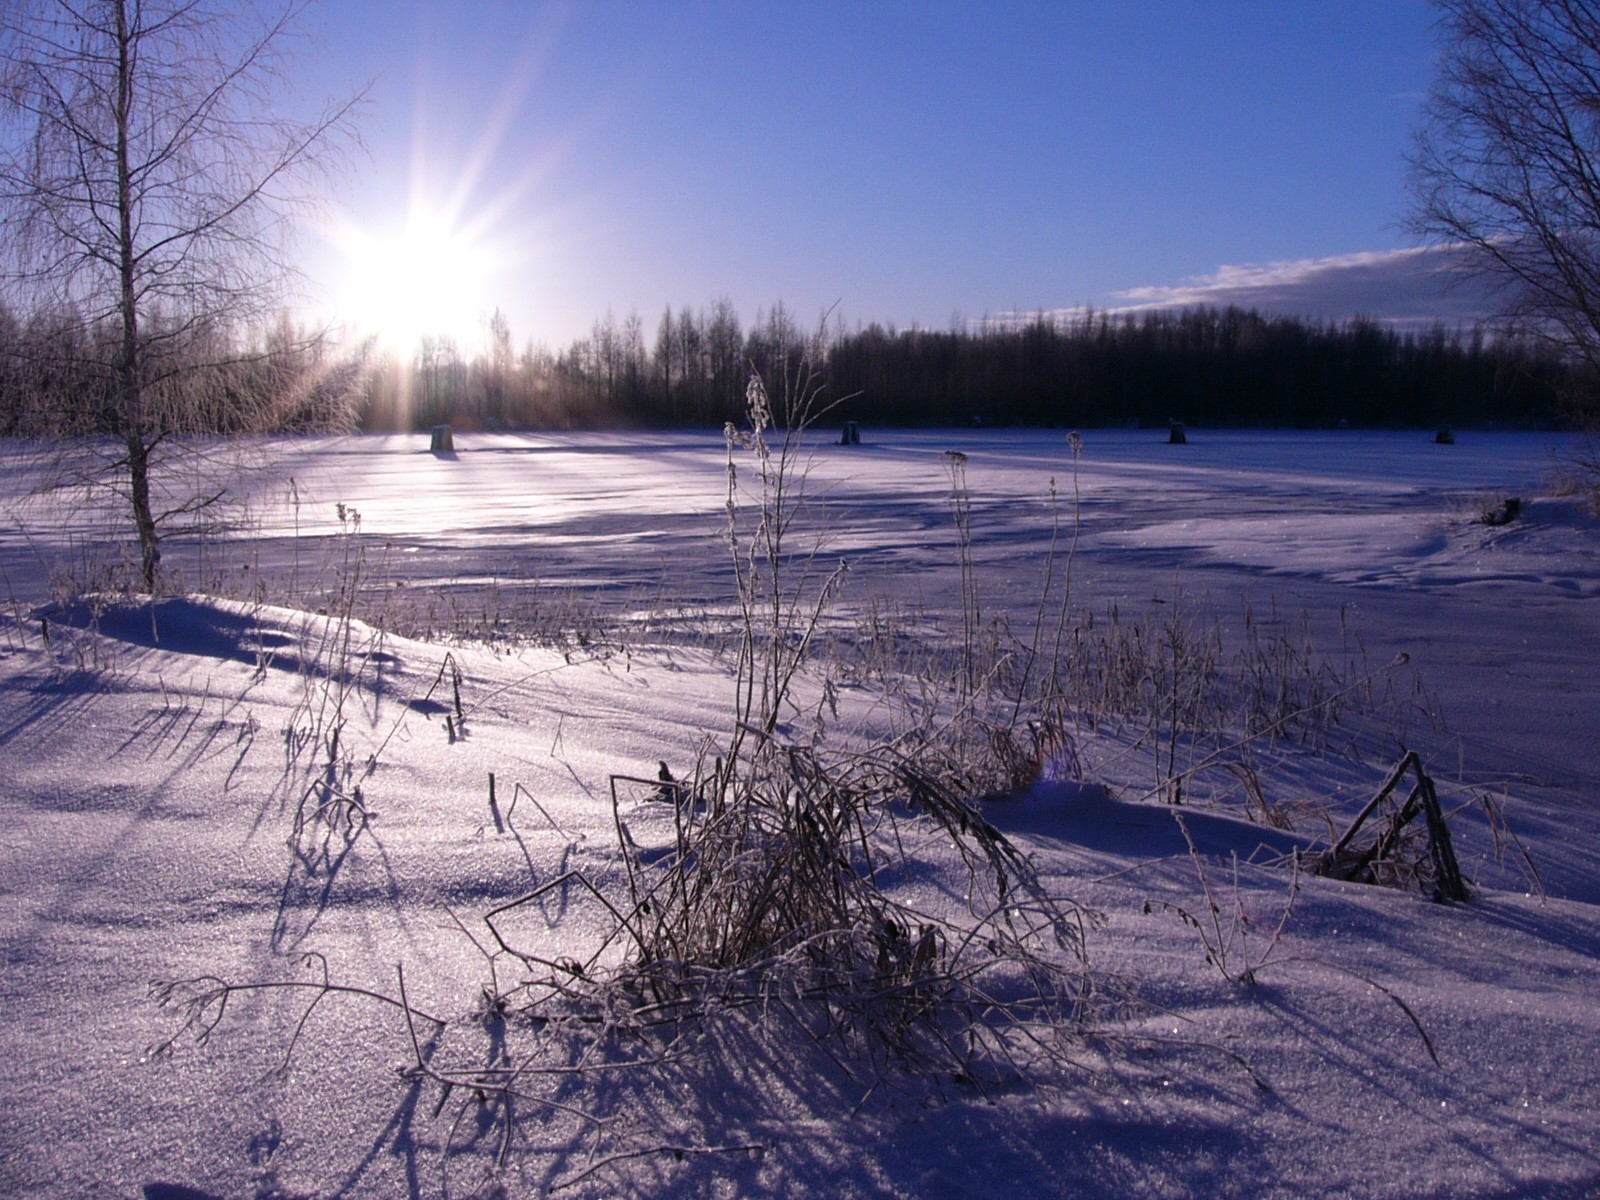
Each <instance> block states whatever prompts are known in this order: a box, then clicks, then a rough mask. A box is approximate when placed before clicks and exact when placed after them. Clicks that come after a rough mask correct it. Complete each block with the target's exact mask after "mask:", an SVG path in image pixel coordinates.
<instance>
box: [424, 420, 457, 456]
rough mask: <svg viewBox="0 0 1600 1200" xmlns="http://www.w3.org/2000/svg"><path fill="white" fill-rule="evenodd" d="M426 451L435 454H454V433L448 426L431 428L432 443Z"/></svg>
mask: <svg viewBox="0 0 1600 1200" xmlns="http://www.w3.org/2000/svg"><path fill="white" fill-rule="evenodd" d="M428 449H429V450H431V451H433V453H435V454H454V453H455V449H456V439H455V433H454V432H453V431H452V430H451V428H450V426H448V425H435V426H434V427H433V441H432V443H431V444H430V445H429V446H428Z"/></svg>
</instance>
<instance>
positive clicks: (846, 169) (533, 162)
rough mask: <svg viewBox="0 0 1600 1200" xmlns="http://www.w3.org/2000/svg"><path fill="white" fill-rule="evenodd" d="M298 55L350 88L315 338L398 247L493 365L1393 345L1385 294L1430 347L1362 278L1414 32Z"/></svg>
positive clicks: (580, 25) (1237, 21)
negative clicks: (1192, 306)
mask: <svg viewBox="0 0 1600 1200" xmlns="http://www.w3.org/2000/svg"><path fill="white" fill-rule="evenodd" d="M312 27H313V29H314V31H315V33H316V36H317V37H318V39H319V41H320V43H321V50H322V52H321V54H320V55H319V56H318V57H317V61H316V65H315V67H314V72H315V73H314V75H313V76H312V79H311V80H310V84H309V86H311V87H312V88H314V89H315V88H317V87H321V88H323V89H325V90H328V91H337V90H338V89H339V88H340V87H341V86H342V87H346V88H348V87H350V86H352V85H354V84H357V83H359V82H361V81H363V80H366V79H368V78H370V79H372V80H373V84H372V90H371V104H370V119H369V121H368V123H367V125H366V127H365V137H366V141H367V144H368V154H367V155H366V156H364V157H362V158H360V159H359V160H357V161H356V163H355V164H354V165H353V167H352V170H351V172H350V176H349V179H348V181H347V183H346V186H345V187H344V188H343V190H342V191H341V193H340V198H339V201H338V202H337V204H336V206H335V208H334V210H333V211H334V213H335V214H337V215H338V216H339V218H340V221H341V224H340V231H339V232H338V233H337V234H333V233H330V234H328V235H327V244H326V245H324V244H321V243H317V242H315V241H314V242H313V243H312V244H311V247H310V248H311V250H312V252H313V273H314V276H315V277H316V279H317V280H318V281H319V282H320V283H321V284H322V285H324V287H325V288H326V289H327V290H328V291H329V292H331V293H332V294H333V295H335V296H336V297H339V298H341V299H340V301H339V302H340V303H342V304H343V306H344V307H347V308H348V307H352V306H354V307H357V308H368V309H372V308H375V307H381V306H382V304H384V303H391V302H392V301H393V298H394V296H395V295H396V294H397V293H399V292H403V291H405V290H406V287H407V286H409V285H405V284H402V283H400V282H398V279H399V275H388V276H384V277H383V279H382V281H381V282H379V283H377V284H374V283H373V282H372V275H373V267H372V258H373V256H377V257H379V258H385V257H386V258H387V259H389V260H394V259H397V258H401V257H411V256H414V254H415V253H421V252H417V251H416V247H417V245H418V244H419V243H418V242H417V240H416V239H415V238H413V239H412V240H410V241H405V242H403V241H402V240H401V237H400V233H399V231H400V230H401V229H402V228H403V227H405V225H406V224H407V221H408V219H409V220H410V222H411V223H412V225H413V226H414V227H416V226H418V225H421V226H423V227H426V228H427V229H430V230H433V231H435V232H434V233H433V234H424V235H421V236H422V237H423V239H424V241H426V239H427V238H429V237H433V238H435V240H438V239H439V238H444V239H445V242H444V244H443V245H442V247H441V248H439V249H438V250H437V257H439V258H440V259H441V263H440V265H439V266H438V267H437V272H438V277H437V278H433V277H429V279H428V282H427V283H426V284H425V286H424V290H425V291H426V292H427V293H429V294H430V295H431V296H432V297H433V300H434V302H441V298H442V297H445V296H448V297H449V304H450V307H451V311H453V312H455V313H457V314H458V315H459V316H460V317H461V318H462V324H461V325H460V326H459V328H460V329H462V330H465V329H466V327H467V325H468V324H470V323H471V322H474V321H478V320H480V319H481V318H482V316H484V315H486V312H487V310H489V309H492V308H494V307H499V308H501V309H502V310H503V311H504V312H505V313H506V315H507V317H508V318H509V320H510V323H511V327H512V331H513V334H514V336H515V337H516V339H517V341H518V342H519V343H520V342H522V341H523V340H526V339H529V338H531V339H533V340H535V341H540V342H545V343H548V344H552V345H560V344H564V343H565V342H566V341H568V340H570V339H571V338H573V337H576V336H579V335H581V334H583V333H584V332H586V331H587V330H588V328H589V327H590V325H591V323H592V322H593V321H594V320H595V318H597V317H601V316H604V315H605V313H606V312H607V311H608V310H609V311H610V312H611V313H612V314H613V315H614V316H615V317H616V318H617V319H618V320H619V321H620V320H622V319H624V318H625V317H626V315H627V314H628V313H629V312H631V311H635V310H636V311H638V312H639V314H640V315H641V317H642V318H643V320H644V323H645V326H646V330H647V332H648V333H653V331H654V327H655V323H656V321H657V319H658V318H659V316H660V313H661V310H662V308H663V306H665V305H668V304H670V305H672V306H673V307H674V308H675V309H676V308H678V307H680V306H682V305H689V306H692V307H697V308H698V307H703V306H706V305H708V304H710V303H711V302H712V301H713V300H715V299H716V298H717V297H719V296H727V297H728V298H729V299H731V300H732V301H733V303H734V304H735V305H736V307H738V309H739V310H740V312H741V314H742V315H743V316H744V317H745V318H746V320H748V319H750V318H751V317H753V316H754V315H755V312H756V310H757V309H758V308H760V307H763V306H767V305H770V304H771V303H773V302H774V301H775V300H779V299H781V300H782V301H783V302H784V303H785V304H786V305H787V306H788V307H789V308H790V309H791V310H792V311H793V312H795V313H796V314H797V315H798V316H799V317H800V318H802V319H803V320H807V321H809V320H810V319H811V318H813V317H814V316H816V315H817V314H819V313H820V312H821V311H822V310H823V309H825V308H826V307H828V306H829V305H833V304H837V305H838V309H837V312H838V314H839V316H840V317H841V318H842V319H843V321H844V322H845V324H847V325H850V326H853V325H855V324H856V323H857V322H867V321H879V322H882V323H885V324H888V323H894V324H897V325H899V326H902V327H904V326H907V325H911V324H921V325H925V326H933V327H945V326H947V325H949V324H950V322H951V320H952V319H953V318H955V317H961V318H965V319H968V320H974V319H977V318H980V317H983V316H985V315H991V316H992V315H998V314H1001V313H1004V312H1007V311H1010V310H1016V309H1022V310H1030V311H1031V310H1037V309H1057V308H1067V307H1073V306H1077V305H1082V304H1094V305H1097V306H1107V307H1115V306H1119V305H1125V304H1129V303H1136V302H1137V303H1178V302H1187V301H1190V300H1195V299H1202V300H1203V299H1207V298H1209V297H1210V296H1213V295H1215V296H1218V297H1221V298H1223V299H1227V300H1235V301H1238V300H1243V301H1245V302H1250V301H1251V299H1252V296H1255V295H1258V294H1259V295H1262V296H1268V297H1269V299H1268V301H1267V303H1269V304H1270V305H1271V306H1273V307H1279V308H1285V307H1287V308H1290V309H1295V308H1299V309H1300V310H1302V311H1304V312H1306V313H1307V314H1308V315H1315V316H1327V317H1341V316H1349V315H1352V313H1351V312H1348V311H1341V309H1346V308H1350V307H1352V306H1356V307H1359V308H1360V310H1361V311H1363V312H1367V313H1372V314H1375V315H1379V316H1387V315H1397V314H1390V313H1388V312H1385V311H1381V310H1382V309H1383V308H1384V305H1385V304H1386V303H1387V302H1388V292H1387V290H1386V289H1388V288H1390V287H1393V288H1394V289H1395V290H1396V292H1395V294H1396V297H1397V299H1396V301H1395V302H1396V303H1397V304H1399V305H1401V306H1402V307H1403V308H1404V312H1399V313H1398V315H1402V316H1407V317H1413V318H1414V317H1416V316H1417V315H1419V314H1420V315H1422V316H1427V315H1428V313H1429V311H1431V310H1430V309H1429V306H1430V305H1434V306H1436V307H1437V309H1438V311H1439V313H1440V315H1444V316H1446V317H1447V318H1452V319H1453V317H1454V315H1455V314H1454V313H1453V312H1452V305H1453V303H1454V302H1452V301H1451V300H1450V299H1449V298H1448V297H1447V298H1444V299H1442V300H1440V299H1438V298H1437V289H1434V288H1432V287H1431V285H1430V286H1427V287H1423V288H1422V289H1421V291H1420V293H1419V290H1418V286H1417V277H1418V275H1419V273H1425V272H1426V270H1427V266H1428V260H1426V259H1424V258H1421V257H1419V256H1417V255H1401V254H1394V253H1390V252H1394V251H1399V250H1401V249H1404V248H1406V247H1409V246H1412V245H1414V239H1412V238H1411V237H1410V236H1409V235H1408V234H1407V233H1406V232H1405V230H1404V220H1405V216H1406V205H1407V199H1406V192H1405V163H1404V155H1405V152H1406V149H1407V147H1408V145H1409V143H1410V140H1411V138H1412V136H1413V133H1414V131H1415V129H1416V127H1417V125H1418V122H1419V120H1420V109H1421V102H1422V97H1423V93H1424V91H1425V90H1426V88H1427V86H1428V83H1429V81H1430V78H1431V56H1432V50H1433V47H1432V41H1431V13H1430V10H1429V8H1428V5H1427V4H1426V3H1425V2H1423V0H1384V2H1376V0H1375V2H1360V0H1356V2H1351V0H1343V2H1341V3H1339V4H1327V3H1298V2H1294V0H1276V2H1259V3H1258V2H1254V0H1235V2H1228V0H1221V2H1217V3H1200V2H1194V3H1179V2H1176V0H1174V2H1150V3H1134V2H1130V3H1116V4H1111V3H1076V2H1062V3H1055V4H1046V3H1036V4H1024V3H986V4H979V3H943V2H938V0H925V2H921V3H890V2H884V3H848V4H847V3H825V2H824V3H818V2H812V3H806V4H799V3H711V2H706V3H687V2H684V3H667V2H662V3H628V4H624V3H613V2H609V0H599V2H583V0H579V2H576V3H567V4H551V5H541V4H536V3H510V2H496V3H461V2H458V3H444V2H438V3H435V2H432V0H410V2H407V0H397V2H396V0H390V2H386V3H377V2H375V0H374V2H358V0H345V2H343V3H339V4H329V5H327V6H325V7H324V8H323V9H321V10H320V11H319V12H318V13H317V14H316V15H315V17H314V19H313V26H312ZM408 214H409V217H408ZM440 231H443V232H440ZM352 239H355V240H356V241H359V242H360V244H361V245H362V246H363V247H364V249H363V250H362V251H361V252H360V253H356V252H354V251H352V250H351V248H350V247H351V244H352ZM334 244H337V245H339V246H342V247H343V249H342V250H334V249H332V248H331V246H332V245H334ZM352 255H353V256H354V260H355V262H354V265H352V261H351V259H352ZM450 263H459V264H465V265H464V266H463V268H462V270H463V274H464V277H463V278H462V279H460V280H452V279H449V278H447V277H448V276H449V274H450V272H451V271H452V270H453V269H454V268H452V267H451V266H450ZM1346 267H1350V268H1352V269H1353V270H1354V271H1355V273H1356V275H1357V276H1359V280H1358V281H1357V282H1358V283H1359V286H1357V287H1355V288H1354V290H1353V291H1352V287H1351V284H1352V278H1353V277H1352V276H1351V275H1350V273H1349V271H1347V270H1346V269H1345V268H1346ZM1245 268H1249V269H1245ZM352 274H355V275H357V276H362V277H365V278H366V279H367V284H366V290H365V291H362V290H360V289H357V290H356V291H355V292H354V293H352V291H351V290H350V289H351V286H352V285H351V278H352ZM1252 288H1255V289H1257V291H1252ZM1262 288H1265V289H1266V290H1265V291H1260V290H1259V289H1262ZM1241 289H1243V290H1241ZM374 296H379V297H381V298H382V299H381V300H377V299H373V297H374ZM422 302H423V301H421V300H419V301H417V303H422ZM469 309H470V310H473V311H472V312H471V313H470V314H469V313H468V312H467V310H469ZM437 312H438V310H437V309H436V310H435V311H434V312H433V313H430V314H428V317H424V318H421V319H424V320H426V319H429V318H433V319H442V318H440V317H438V316H437ZM373 319H378V318H377V317H374V318H373ZM459 336H461V337H466V336H469V335H468V334H467V333H465V332H462V333H461V334H460V335H459Z"/></svg>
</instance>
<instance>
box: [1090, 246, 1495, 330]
mask: <svg viewBox="0 0 1600 1200" xmlns="http://www.w3.org/2000/svg"><path fill="white" fill-rule="evenodd" d="M1112 297H1113V300H1114V304H1113V305H1112V306H1111V311H1112V312H1142V311H1146V310H1149V309H1168V308H1187V307H1191V306H1195V305H1212V306H1215V307H1219V308H1220V307H1226V306H1227V305H1236V306H1238V307H1240V308H1253V309H1257V310H1258V311H1260V312H1264V313H1274V314H1280V315H1283V316H1295V317H1304V318H1308V319H1314V320H1326V321H1347V320H1350V319H1352V318H1354V317H1368V318H1371V319H1372V320H1375V321H1379V322H1381V323H1382V324H1385V325H1390V326H1394V327H1397V328H1404V329H1420V328H1430V327H1432V326H1433V325H1436V324H1440V323H1442V324H1444V325H1445V326H1447V327H1453V326H1470V325H1474V324H1476V323H1478V322H1480V321H1483V320H1486V319H1488V318H1489V317H1490V316H1491V315H1492V313H1493V312H1494V303H1493V300H1492V298H1491V296H1490V294H1489V292H1488V290H1487V287H1486V285H1485V284H1484V283H1483V282H1482V281H1481V280H1479V279H1477V278H1476V277H1474V276H1472V275H1470V274H1468V273H1466V272H1464V271H1463V262H1462V255H1461V252H1460V250H1459V249H1458V248H1455V247H1419V248H1414V249H1404V250H1368V251H1362V252H1360V253H1357V254H1339V255H1333V256H1331V257H1328V258H1302V259H1291V260H1287V261H1282V262H1269V263H1261V264H1257V263H1247V264H1243V265H1239V266H1224V267H1220V268H1219V269H1218V270H1216V271H1215V272H1213V273H1212V274H1210V275H1202V276H1199V277H1196V278H1193V279H1186V280H1184V281H1183V282H1181V283H1179V284H1176V285H1173V286H1151V287H1136V288H1129V289H1127V290H1126V291H1121V292H1114V293H1112Z"/></svg>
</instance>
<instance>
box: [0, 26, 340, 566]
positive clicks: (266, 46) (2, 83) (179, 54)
mask: <svg viewBox="0 0 1600 1200" xmlns="http://www.w3.org/2000/svg"><path fill="white" fill-rule="evenodd" d="M3 11H4V15H0V106H3V109H4V116H5V124H4V125H3V126H0V220H3V232H4V237H3V239H0V240H3V242H4V250H3V251H0V253H3V254H4V255H5V263H4V266H5V278H6V279H7V281H8V282H9V284H10V286H11V290H12V292H13V295H14V296H16V297H17V298H18V299H20V300H21V301H22V302H23V303H25V304H28V305H31V306H32V307H33V308H34V309H35V310H36V311H38V310H45V309H48V310H50V311H53V312H55V313H56V314H58V315H64V316H67V317H70V319H71V320H72V321H74V322H75V323H77V324H79V325H80V326H81V327H83V328H84V329H85V330H87V331H89V333H90V335H91V338H90V340H91V341H92V343H93V344H94V345H96V346H97V347H99V349H100V352H101V356H100V362H101V366H102V368H103V370H104V373H105V376H106V379H107V387H106V389H105V394H106V395H107V396H108V397H109V399H108V400H107V401H106V403H105V405H104V411H103V412H102V413H101V414H99V421H98V422H97V424H98V427H99V428H101V429H102V430H103V431H104V432H106V433H109V434H111V435H113V436H114V438H115V439H116V442H117V445H118V447H119V450H118V454H117V456H116V458H115V461H114V463H113V464H112V468H111V469H112V475H111V478H112V479H113V480H114V482H115V484H116V486H118V487H119V488H120V489H122V490H124V491H125V493H126V497H127V500H128V502H129V505H130V513H131V515H132V518H133V525H134V528H135V530H136V531H137V534H138V540H139V550H140V558H141V569H142V578H143V582H144V586H145V588H146V589H147V590H150V591H154V590H155V588H156V586H157V583H158V580H159V574H160V561H161V550H160V525H161V522H162V520H163V518H164V517H167V516H172V515H175V514H174V513H162V512H160V511H158V510H157V509H156V508H154V507H153V506H152V502H151V481H152V469H153V467H154V465H155V463H156V456H157V453H158V450H159V448H160V447H161V446H162V445H163V443H164V442H166V441H167V440H168V439H170V438H172V437H173V436H175V435H178V434H182V433H184V432H188V431H190V430H191V429H193V428H195V427H196V426H197V425H198V424H199V423H200V422H199V414H200V413H202V412H203V411H204V408H205V405H204V404H203V403H201V402H200V401H199V397H200V395H201V393H202V392H203V391H204V388H205V380H206V378H207V377H208V371H207V370H206V368H208V367H212V366H215V365H216V353H217V350H218V346H219V341H220V342H226V341H227V340H228V339H227V338H226V337H223V336H222V334H224V333H225V332H226V331H227V330H230V329H234V330H237V329H242V328H244V327H246V326H248V325H249V324H250V323H252V322H264V321H265V320H266V318H268V317H269V315H270V314H271V313H272V312H273V311H274V310H275V309H277V308H278V307H279V305H281V303H282V302H283V299H284V296H285V292H284V290H283V289H284V286H285V285H286V283H287V282H288V280H290V279H291V278H292V275H293V272H292V270H291V259H290V255H289V247H288V242H287V235H288V233H289V229H290V221H289V218H290V217H291V216H292V214H293V212H294V210H295V209H296V208H297V207H298V206H299V205H301V204H303V203H307V202H309V198H310V197H311V196H312V194H313V193H314V185H315V184H316V183H318V182H320V178H321V176H322V175H323V173H324V172H325V169H326V168H327V167H328V166H329V165H330V163H331V161H332V159H331V157H330V156H334V155H337V153H338V152H339V151H340V150H341V149H342V143H343V140H344V139H345V138H346V137H347V136H348V135H349V134H350V130H351V126H350V121H351V117H352V113H353V107H354V104H355V101H353V100H346V101H341V102H336V103H332V104H329V105H327V106H325V107H324V108H322V109H321V110H320V111H318V112H316V113H315V114H314V115H312V116H311V117H309V118H307V119H291V118H287V117H284V116H283V115H282V109H281V106H280V99H281V94H280V93H281V90H282V89H281V84H282V82H283V69H284V68H285V66H286V64H287V62H288V55H289V53H290V51H291V49H292V45H291V41H292V39H293V38H294V37H295V36H296V33H295V31H296V28H297V22H298V21H299V19H300V17H301V16H302V14H303V11H304V4H303V3H302V2H300V0H287V2H286V3H284V4H282V5H279V6H276V7H274V8H271V9H266V10H257V9H254V8H251V7H250V6H248V5H244V4H238V3H230V2H227V0H6V3H5V5H4V6H3Z"/></svg>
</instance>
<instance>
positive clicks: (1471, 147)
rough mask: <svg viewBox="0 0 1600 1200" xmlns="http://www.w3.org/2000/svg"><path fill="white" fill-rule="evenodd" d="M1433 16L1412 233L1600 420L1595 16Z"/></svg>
mask: <svg viewBox="0 0 1600 1200" xmlns="http://www.w3.org/2000/svg"><path fill="white" fill-rule="evenodd" d="M1435 3H1436V5H1437V7H1438V9H1439V13H1440V20H1439V30H1440V34H1441V53H1440V59H1439V77H1438V80H1437V81H1436V83H1435V84H1434V87H1433V90H1432V92H1431V94H1430V97H1429V101H1428V106H1427V125H1426V129H1425V131H1424V132H1423V133H1422V134H1421V135H1420V136H1419V138H1418V141H1417V146H1416V150H1415V152H1414V154H1413V156H1412V164H1411V165H1412V180H1413V187H1414V191H1415V196H1416V212H1415V217H1414V225H1415V227H1416V229H1417V230H1418V231H1420V232H1422V233H1424V234H1427V235H1429V236H1431V237H1434V238H1437V239H1440V240H1442V241H1445V242H1448V243H1457V244H1460V245H1462V246H1464V247H1466V248H1467V250H1468V252H1469V258H1470V261H1471V262H1472V263H1473V264H1474V265H1476V266H1477V267H1478V268H1480V269H1481V271H1482V273H1483V274H1484V276H1485V277H1486V278H1488V279H1489V280H1490V281H1491V282H1493V283H1495V284H1497V285H1498V286H1499V294H1500V295H1501V297H1502V299H1503V301H1504V312H1505V315H1506V316H1507V317H1509V318H1511V319H1512V320H1513V321H1514V322H1515V324H1516V325H1517V326H1518V327H1520V328H1521V329H1522V330H1523V331H1524V332H1527V333H1531V334H1533V335H1535V336H1538V337H1541V338H1546V339H1550V340H1552V341H1553V342H1555V343H1556V344H1557V345H1558V346H1559V347H1560V348H1561V350H1562V351H1564V352H1565V353H1566V354H1567V355H1568V356H1570V357H1575V358H1576V360H1577V362H1578V363H1579V364H1580V365H1581V366H1582V367H1583V368H1584V369H1583V370H1582V371H1581V373H1580V375H1581V377H1582V378H1584V379H1586V380H1587V384H1586V385H1585V386H1583V387H1582V389H1581V394H1580V395H1579V396H1578V397H1577V400H1578V402H1579V404H1580V406H1581V410H1582V411H1585V412H1586V413H1587V415H1589V416H1590V417H1594V416H1596V415H1600V406H1597V398H1600V392H1597V390H1596V388H1595V383H1594V381H1595V380H1596V379H1597V378H1600V162H1597V155H1600V6H1597V5H1596V4H1595V3H1594V2H1593V0H1435Z"/></svg>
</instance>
